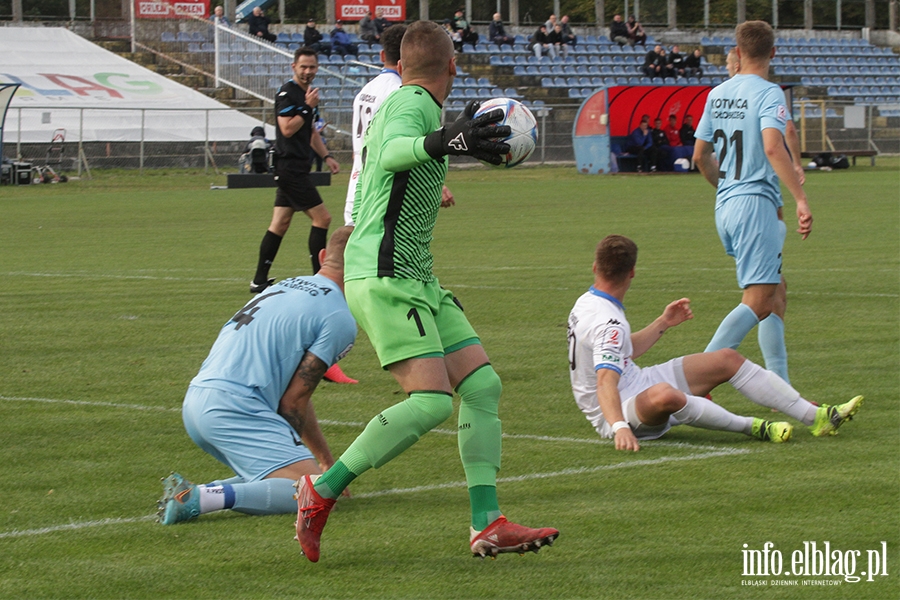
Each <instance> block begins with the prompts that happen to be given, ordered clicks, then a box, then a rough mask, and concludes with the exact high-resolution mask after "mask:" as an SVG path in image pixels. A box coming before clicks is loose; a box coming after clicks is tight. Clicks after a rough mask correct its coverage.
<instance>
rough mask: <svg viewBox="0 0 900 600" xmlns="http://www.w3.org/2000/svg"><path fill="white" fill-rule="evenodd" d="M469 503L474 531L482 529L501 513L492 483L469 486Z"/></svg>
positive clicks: (495, 488)
mask: <svg viewBox="0 0 900 600" xmlns="http://www.w3.org/2000/svg"><path fill="white" fill-rule="evenodd" d="M469 503H470V504H471V505H472V528H473V529H474V530H475V531H484V530H485V528H486V527H487V526H488V525H490V524H491V523H493V522H494V521H496V520H497V517H499V516H500V515H502V514H503V513H502V512H500V505H499V503H498V502H497V487H496V486H493V485H476V486H475V487H470V488H469Z"/></svg>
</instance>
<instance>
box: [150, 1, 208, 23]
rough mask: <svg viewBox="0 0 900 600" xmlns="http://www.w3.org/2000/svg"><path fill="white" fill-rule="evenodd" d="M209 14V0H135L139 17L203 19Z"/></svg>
mask: <svg viewBox="0 0 900 600" xmlns="http://www.w3.org/2000/svg"><path fill="white" fill-rule="evenodd" d="M208 14H209V0H134V16H135V17H137V18H138V19H178V18H182V19H187V18H190V17H200V18H201V19H202V18H205V17H206V16H207V15H208Z"/></svg>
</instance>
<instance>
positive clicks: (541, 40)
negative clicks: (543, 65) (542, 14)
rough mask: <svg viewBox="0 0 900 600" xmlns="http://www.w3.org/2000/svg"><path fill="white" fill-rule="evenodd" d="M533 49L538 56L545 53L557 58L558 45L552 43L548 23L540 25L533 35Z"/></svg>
mask: <svg viewBox="0 0 900 600" xmlns="http://www.w3.org/2000/svg"><path fill="white" fill-rule="evenodd" d="M531 49H532V50H534V55H535V56H536V57H538V58H540V57H541V54H544V53H546V54H547V55H548V56H549V57H550V58H556V47H555V46H554V45H553V44H551V43H550V38H549V36H548V35H547V26H546V25H541V26H540V27H538V29H537V31H535V32H534V35H533V36H531Z"/></svg>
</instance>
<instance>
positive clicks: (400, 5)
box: [335, 0, 406, 21]
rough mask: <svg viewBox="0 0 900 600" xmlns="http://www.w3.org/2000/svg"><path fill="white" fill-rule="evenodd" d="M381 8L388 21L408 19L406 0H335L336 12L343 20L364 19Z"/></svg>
mask: <svg viewBox="0 0 900 600" xmlns="http://www.w3.org/2000/svg"><path fill="white" fill-rule="evenodd" d="M379 8H380V9H381V10H383V11H384V18H385V19H387V20H388V21H405V20H406V0H335V14H336V15H337V18H338V19H340V20H342V21H362V19H363V17H365V16H366V15H367V14H368V13H369V12H370V11H371V12H372V14H373V15H374V14H375V10H376V9H379Z"/></svg>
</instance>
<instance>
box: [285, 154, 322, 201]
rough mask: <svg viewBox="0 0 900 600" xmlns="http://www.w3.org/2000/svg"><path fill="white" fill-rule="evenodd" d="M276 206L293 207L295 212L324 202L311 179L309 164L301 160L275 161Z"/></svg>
mask: <svg viewBox="0 0 900 600" xmlns="http://www.w3.org/2000/svg"><path fill="white" fill-rule="evenodd" d="M275 182H276V183H277V184H278V191H276V192H275V206H286V207H290V208H293V209H294V211H295V212H299V211H304V210H309V209H310V208H313V207H315V206H318V205H320V204H322V197H321V196H320V195H319V191H318V190H317V189H316V186H314V185H313V184H312V181H310V179H309V165H303V161H300V160H290V159H288V160H284V159H282V160H278V161H276V162H275Z"/></svg>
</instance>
